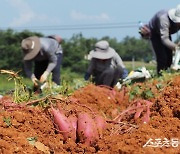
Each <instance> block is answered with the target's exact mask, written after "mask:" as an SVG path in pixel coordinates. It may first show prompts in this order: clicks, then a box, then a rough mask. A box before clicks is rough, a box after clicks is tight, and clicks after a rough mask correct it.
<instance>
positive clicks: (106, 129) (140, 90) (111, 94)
mask: <svg viewBox="0 0 180 154" xmlns="http://www.w3.org/2000/svg"><path fill="white" fill-rule="evenodd" d="M64 94H65V90H64V92H63V93H61V92H60V93H55V94H54V93H53V94H51V95H45V96H42V97H40V96H39V95H38V94H37V95H36V96H37V99H34V100H28V101H26V102H21V103H15V102H14V100H13V97H12V95H5V96H4V97H2V98H1V99H0V153H2V154H7V153H19V154H21V153H33V154H34V153H37V154H38V153H39V154H41V153H49V154H50V153H54V154H61V153H102V154H105V153H107V154H110V153H128V154H133V153H135V154H136V153H137V154H139V153H147V154H148V153H149V154H155V153H158V154H165V153H167V154H178V153H179V152H180V145H179V141H180V133H179V131H180V74H179V73H174V74H168V73H166V74H164V75H163V76H162V77H159V78H153V79H149V80H147V81H144V82H139V83H134V84H131V85H125V86H123V87H122V89H121V90H117V89H112V88H109V87H106V86H95V85H94V84H92V83H89V84H86V85H84V86H83V87H80V88H78V89H77V90H75V91H74V92H73V93H71V94H69V95H64ZM55 110H56V111H57V110H58V111H60V112H61V113H63V115H64V116H65V117H66V118H68V120H69V119H70V117H74V118H75V119H76V120H75V127H73V130H75V133H73V135H72V134H71V133H72V132H71V133H70V134H69V135H68V137H67V132H68V131H67V130H68V128H69V127H68V128H67V130H63V128H60V126H59V125H58V123H57V121H56V120H55V119H56V118H55V114H54V111H55ZM87 114H88V116H89V117H91V122H90V123H89V120H87V121H86V122H87V123H88V124H89V126H90V127H89V128H91V129H89V130H88V132H89V133H88V135H89V136H86V131H85V130H84V129H83V130H82V129H81V128H80V126H82V123H81V121H83V120H84V119H85V116H86V115H87ZM81 115H83V118H82V116H81ZM96 117H101V118H102V119H103V123H102V121H101V122H99V123H98V122H97V121H96V120H95V119H96ZM69 121H70V120H69ZM66 122H67V121H66ZM92 123H94V124H93V125H95V127H93V125H92ZM61 124H62V123H61ZM68 124H69V123H68ZM98 124H103V125H101V126H99V125H98ZM92 130H93V131H92ZM82 132H83V133H82Z"/></svg>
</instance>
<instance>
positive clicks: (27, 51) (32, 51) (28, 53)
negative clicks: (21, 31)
mask: <svg viewBox="0 0 180 154" xmlns="http://www.w3.org/2000/svg"><path fill="white" fill-rule="evenodd" d="M40 47H41V45H40V39H39V38H38V37H37V36H32V37H28V38H26V39H24V40H22V42H21V49H22V50H23V53H24V60H31V59H33V58H34V57H35V56H36V55H37V54H38V53H39V51H40Z"/></svg>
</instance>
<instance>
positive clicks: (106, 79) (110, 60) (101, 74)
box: [84, 40, 128, 87]
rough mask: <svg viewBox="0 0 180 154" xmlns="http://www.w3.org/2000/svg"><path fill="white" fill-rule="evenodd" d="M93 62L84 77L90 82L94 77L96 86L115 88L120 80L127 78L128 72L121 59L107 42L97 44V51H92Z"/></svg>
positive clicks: (90, 54)
mask: <svg viewBox="0 0 180 154" xmlns="http://www.w3.org/2000/svg"><path fill="white" fill-rule="evenodd" d="M89 56H90V57H91V61H90V64H89V67H88V69H87V71H86V74H85V76H84V79H85V80H88V79H89V78H90V76H91V75H92V79H93V82H94V83H95V84H96V85H106V86H110V87H114V86H115V85H116V83H117V82H118V80H119V79H120V78H125V77H126V76H127V75H128V71H127V69H126V68H125V66H124V64H123V61H122V59H121V57H120V56H119V55H118V53H117V52H116V51H115V50H114V49H113V48H111V47H110V46H109V43H108V42H107V41H105V40H102V41H99V42H97V43H96V44H95V49H94V50H92V51H90V53H89Z"/></svg>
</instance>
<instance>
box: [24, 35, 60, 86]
mask: <svg viewBox="0 0 180 154" xmlns="http://www.w3.org/2000/svg"><path fill="white" fill-rule="evenodd" d="M61 41H62V39H61V37H60V36H58V35H53V36H49V37H37V36H32V37H28V38H26V39H24V40H22V42H21V48H22V50H23V53H24V59H23V60H24V69H25V72H26V74H27V76H28V77H29V78H31V80H32V81H33V83H34V86H35V87H36V86H37V85H38V83H37V82H38V80H39V81H40V82H41V83H44V82H45V81H46V80H47V77H48V75H49V74H50V73H51V72H52V80H53V82H54V83H56V84H57V85H60V66H61V62H62V54H63V51H62V47H61V45H60V43H61ZM33 65H34V69H33ZM32 70H34V71H32Z"/></svg>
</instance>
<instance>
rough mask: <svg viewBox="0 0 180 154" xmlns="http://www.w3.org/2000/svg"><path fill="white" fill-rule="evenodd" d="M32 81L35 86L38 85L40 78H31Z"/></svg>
mask: <svg viewBox="0 0 180 154" xmlns="http://www.w3.org/2000/svg"><path fill="white" fill-rule="evenodd" d="M31 80H32V82H33V83H34V86H36V87H37V86H38V79H37V78H36V77H32V78H31Z"/></svg>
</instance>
